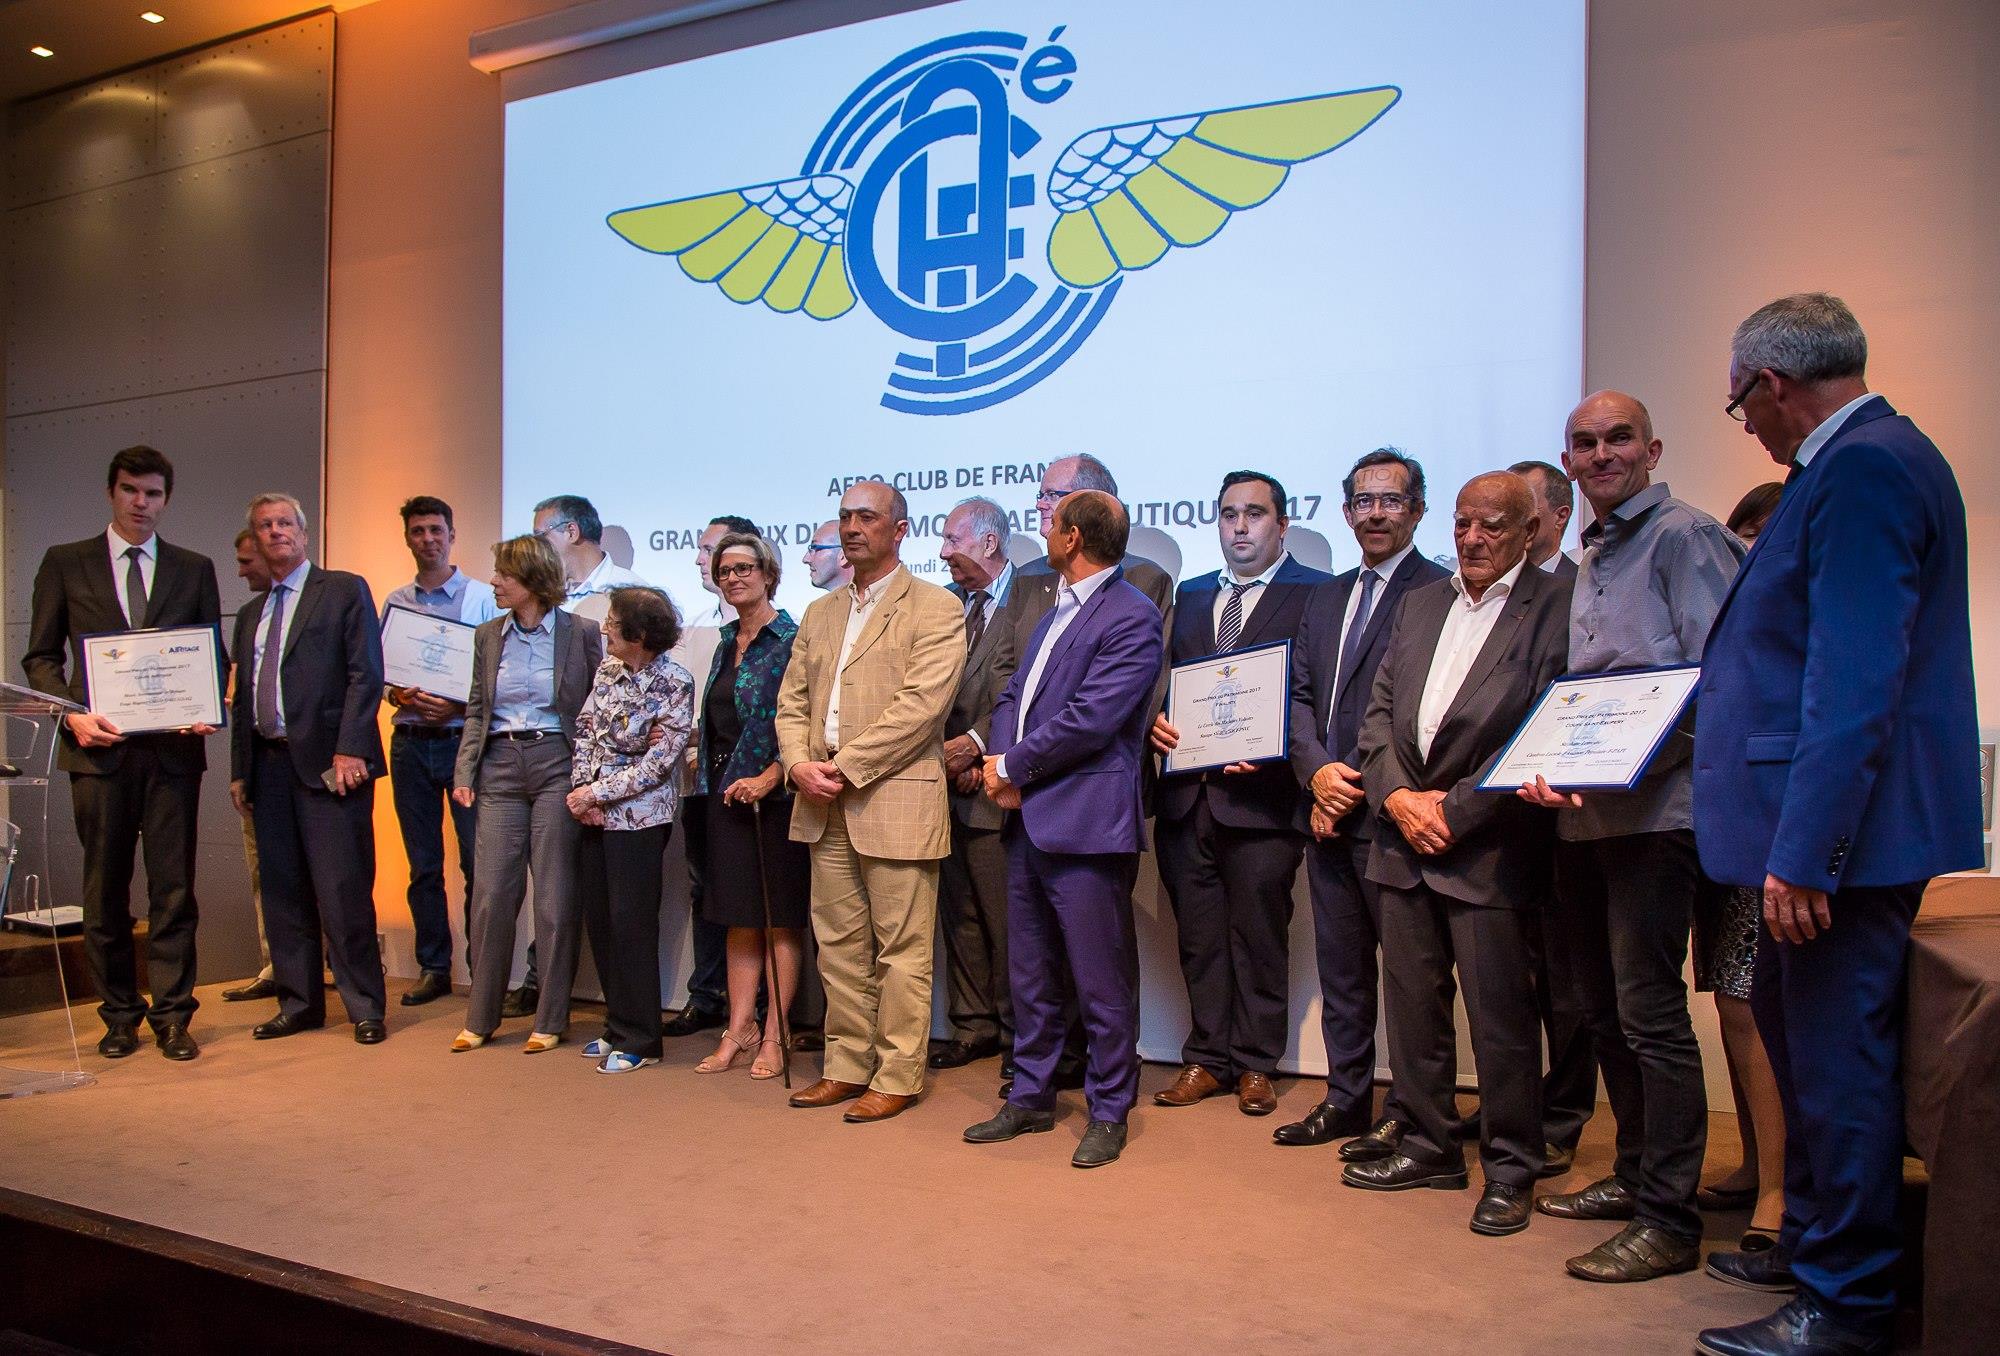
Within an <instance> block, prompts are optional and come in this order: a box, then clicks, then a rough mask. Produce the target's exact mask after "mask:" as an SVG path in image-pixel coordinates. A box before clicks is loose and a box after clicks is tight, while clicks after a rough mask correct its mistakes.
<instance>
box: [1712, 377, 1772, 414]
mask: <svg viewBox="0 0 2000 1356" xmlns="http://www.w3.org/2000/svg"><path fill="white" fill-rule="evenodd" d="M1762 380H1764V369H1762V368H1759V369H1758V371H1757V375H1756V376H1754V377H1752V378H1750V384H1749V385H1748V386H1745V387H1744V388H1743V389H1742V390H1740V391H1738V392H1737V393H1736V394H1735V395H1733V396H1731V397H1730V398H1729V403H1728V404H1727V405H1724V406H1723V407H1722V412H1723V413H1724V414H1726V415H1728V416H1729V417H1730V418H1731V419H1734V420H1735V421H1736V422H1737V423H1739V424H1747V423H1749V422H1750V414H1749V412H1748V411H1747V410H1745V409H1744V408H1743V402H1744V401H1746V400H1748V399H1749V398H1750V393H1751V392H1752V391H1754V390H1756V389H1757V383H1758V382H1760V381H1762Z"/></svg>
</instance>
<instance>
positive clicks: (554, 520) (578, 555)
mask: <svg viewBox="0 0 2000 1356" xmlns="http://www.w3.org/2000/svg"><path fill="white" fill-rule="evenodd" d="M534 533H535V535H536V536H538V537H540V538H541V539H542V540H543V541H545V542H547V543H548V544H549V545H550V546H552V547H554V548H555V552H556V554H557V555H558V556H560V557H562V563H563V578H564V579H566V580H567V581H568V582H569V600H568V601H567V602H565V603H564V604H563V609H564V610H565V611H568V612H575V613H577V614H578V615H580V616H586V617H589V618H590V619H591V620H593V621H599V622H601V621H603V620H604V614H605V613H606V612H607V611H608V610H609V608H610V606H611V604H610V601H609V599H607V598H606V597H605V595H606V594H609V593H610V592H611V590H613V589H622V588H631V587H637V588H645V587H646V586H647V585H646V581H645V580H643V579H641V578H640V577H639V576H638V575H636V574H634V573H632V571H630V570H628V569H626V568H625V567H624V566H622V565H620V564H619V563H618V562H617V561H615V560H613V559H612V558H611V557H610V556H609V555H607V554H605V551H604V544H603V543H604V520H603V519H602V518H599V517H598V516H597V509H596V507H595V506H593V505H592V504H591V502H590V501H589V500H588V499H585V498H584V497H583V496H582V495H580V494H558V495H554V496H552V497H550V498H548V499H544V500H543V501H542V502H541V503H539V504H537V505H535V526H534ZM589 599H594V600H595V601H594V602H586V600H589ZM502 1015H503V1016H504V1015H506V1014H505V1013H503V1014H502Z"/></svg>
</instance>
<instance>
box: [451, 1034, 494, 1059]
mask: <svg viewBox="0 0 2000 1356" xmlns="http://www.w3.org/2000/svg"><path fill="white" fill-rule="evenodd" d="M486 1041H487V1037H485V1036H482V1035H480V1034H479V1033H478V1032H477V1031H461V1032H459V1033H458V1034H457V1035H456V1036H453V1037H452V1038H451V1052H452V1053H453V1054H454V1055H462V1054H464V1053H465V1052H466V1051H467V1050H477V1049H478V1048H479V1047H480V1046H482V1045H484V1044H486Z"/></svg>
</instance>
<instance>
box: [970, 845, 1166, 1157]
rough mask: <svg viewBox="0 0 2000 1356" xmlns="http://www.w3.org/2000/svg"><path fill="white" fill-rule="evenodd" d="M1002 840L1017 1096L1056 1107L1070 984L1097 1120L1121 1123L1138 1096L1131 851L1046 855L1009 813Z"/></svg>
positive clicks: (1024, 1103) (1023, 1102)
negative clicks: (1067, 984) (1065, 994)
mask: <svg viewBox="0 0 2000 1356" xmlns="http://www.w3.org/2000/svg"><path fill="white" fill-rule="evenodd" d="M1003 833H1004V835H1005V838H1006V842H1007V968H1008V977H1009V979H1010V981H1011V982H1012V986H1013V992H1014V1023H1015V1034H1014V1067H1015V1074H1014V1090H1013V1091H1012V1092H1011V1093H1010V1094H1009V1095H1008V1097H1007V1100H1008V1101H1009V1102H1010V1103H1011V1104H1013V1105H1015V1106H1021V1107H1027V1108H1029V1109H1030V1110H1035V1111H1045V1110H1048V1109H1050V1108H1052V1107H1054V1106H1055V1103H1056V1089H1055V1072H1056V1065H1057V1063H1058V1062H1059V1061H1060V1060H1061V1059H1062V1055H1063V1043H1064V1040H1065V1039H1066V1037H1067V1035H1068V1029H1069V1027H1070V1025H1071V1023H1070V1022H1069V1021H1068V1019H1067V1018H1066V1017H1065V1015H1064V1012H1063V980H1064V977H1065V976H1067V977H1068V978H1069V980H1070V981H1071V982H1072V983H1073V984H1074V985H1075V988H1076V1002H1077V1008H1078V1010H1079V1011H1078V1022H1079V1024H1080V1025H1081V1026H1082V1027H1083V1031H1084V1038H1085V1047H1086V1049H1087V1051H1088V1054H1087V1057H1086V1062H1085V1067H1084V1095H1085V1098H1086V1100H1087V1101H1088V1102H1089V1105H1090V1118H1091V1119H1092V1120H1094V1121H1115V1122H1118V1123H1120V1124H1123V1123H1124V1121H1125V1119H1126V1117H1127V1116H1129V1115H1130V1114H1131V1112H1132V1104H1133V1103H1134V1102H1135V1101H1137V1100H1138V1097H1139V943H1138V939H1137V937H1136V935H1135V934H1134V932H1133V929H1132V895H1131V880H1132V871H1133V857H1134V854H1132V853H1129V852H1117V853H1102V854H1092V855H1085V856H1072V855H1068V854H1059V853H1050V852H1043V851H1042V850H1041V849H1040V848H1037V847H1036V846H1035V845H1034V844H1033V843H1031V842H1029V841H1028V834H1027V830H1025V829H1024V828H1022V827H1021V822H1020V817H1019V816H1018V815H1017V816H1015V817H1014V818H1013V819H1012V821H1011V822H1010V823H1009V824H1008V826H1007V828H1006V829H1005V830H1003Z"/></svg>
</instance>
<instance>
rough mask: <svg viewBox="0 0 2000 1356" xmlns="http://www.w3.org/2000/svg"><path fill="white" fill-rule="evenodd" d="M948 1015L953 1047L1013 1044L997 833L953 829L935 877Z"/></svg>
mask: <svg viewBox="0 0 2000 1356" xmlns="http://www.w3.org/2000/svg"><path fill="white" fill-rule="evenodd" d="M938 913H939V919H938V921H939V924H940V928H939V930H940V931H941V932H943V934H944V956H945V983H946V992H945V1009H946V1012H947V1013H948V1014H949V1016H950V1020H951V1034H952V1038H953V1039H954V1040H961V1041H965V1042H966V1043H967V1044H976V1043H978V1042H981V1041H999V1042H1000V1044H1001V1045H1003V1046H1010V1045H1012V1044H1013V1043H1014V1002H1013V997H1012V993H1011V991H1010V990H1009V988H1008V985H1007V845H1006V844H1005V843H1003V842H1002V841H1001V840H1000V830H998V829H975V828H970V827H968V826H967V825H965V824H961V823H960V822H959V821H958V820H957V819H955V818H954V819H953V820H952V822H951V855H950V856H948V857H946V858H945V859H944V862H943V864H942V866H941V868H940V870H939V873H938Z"/></svg>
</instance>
